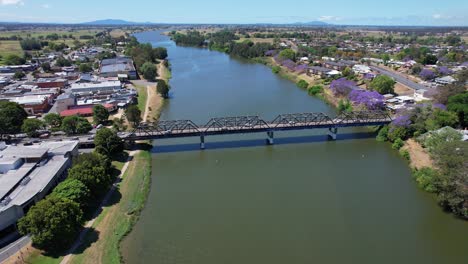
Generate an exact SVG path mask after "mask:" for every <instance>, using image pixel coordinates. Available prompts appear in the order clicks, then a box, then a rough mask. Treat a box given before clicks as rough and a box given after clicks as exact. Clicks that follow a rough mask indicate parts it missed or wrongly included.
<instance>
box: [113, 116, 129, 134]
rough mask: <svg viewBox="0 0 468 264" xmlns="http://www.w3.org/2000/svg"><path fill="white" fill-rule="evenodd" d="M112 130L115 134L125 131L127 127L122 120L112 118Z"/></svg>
mask: <svg viewBox="0 0 468 264" xmlns="http://www.w3.org/2000/svg"><path fill="white" fill-rule="evenodd" d="M112 129H114V131H117V132H120V131H125V130H127V126H126V125H125V120H124V119H122V118H114V120H112Z"/></svg>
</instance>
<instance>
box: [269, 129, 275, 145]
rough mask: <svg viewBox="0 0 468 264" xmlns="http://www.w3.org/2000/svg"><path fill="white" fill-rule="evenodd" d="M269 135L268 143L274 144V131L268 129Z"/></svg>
mask: <svg viewBox="0 0 468 264" xmlns="http://www.w3.org/2000/svg"><path fill="white" fill-rule="evenodd" d="M267 136H268V138H267V145H273V144H274V143H275V141H274V133H273V131H268V132H267Z"/></svg>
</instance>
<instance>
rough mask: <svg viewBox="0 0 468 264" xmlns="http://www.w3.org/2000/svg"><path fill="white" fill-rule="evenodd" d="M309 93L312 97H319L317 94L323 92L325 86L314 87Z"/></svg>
mask: <svg viewBox="0 0 468 264" xmlns="http://www.w3.org/2000/svg"><path fill="white" fill-rule="evenodd" d="M307 91H308V93H309V94H310V95H317V94H319V93H321V92H323V86H322V85H314V86H312V87H310V88H309V89H308V90H307Z"/></svg>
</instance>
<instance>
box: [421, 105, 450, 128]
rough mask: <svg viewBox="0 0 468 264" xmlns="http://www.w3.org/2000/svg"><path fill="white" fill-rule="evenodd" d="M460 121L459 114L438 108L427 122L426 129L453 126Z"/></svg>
mask: <svg viewBox="0 0 468 264" xmlns="http://www.w3.org/2000/svg"><path fill="white" fill-rule="evenodd" d="M457 123H458V117H457V114H456V113H454V112H449V111H445V110H441V109H438V108H436V109H435V110H434V111H433V112H432V115H431V117H430V118H429V119H427V120H426V122H425V127H426V130H428V131H431V130H436V129H439V128H442V127H446V126H449V127H453V126H455V124H457Z"/></svg>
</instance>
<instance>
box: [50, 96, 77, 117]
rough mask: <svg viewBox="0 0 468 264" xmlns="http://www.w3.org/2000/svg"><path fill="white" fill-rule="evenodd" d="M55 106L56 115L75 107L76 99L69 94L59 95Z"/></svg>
mask: <svg viewBox="0 0 468 264" xmlns="http://www.w3.org/2000/svg"><path fill="white" fill-rule="evenodd" d="M55 105H56V111H57V113H61V112H63V111H65V110H68V109H69V108H70V107H72V106H75V105H76V97H75V95H73V94H71V93H64V94H61V95H59V97H57V100H56V102H55Z"/></svg>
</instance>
